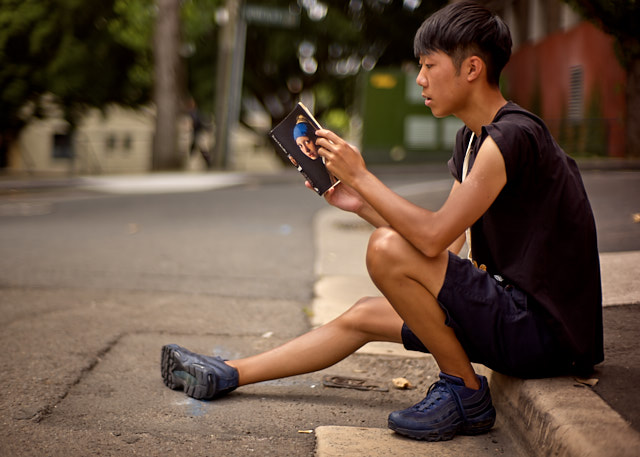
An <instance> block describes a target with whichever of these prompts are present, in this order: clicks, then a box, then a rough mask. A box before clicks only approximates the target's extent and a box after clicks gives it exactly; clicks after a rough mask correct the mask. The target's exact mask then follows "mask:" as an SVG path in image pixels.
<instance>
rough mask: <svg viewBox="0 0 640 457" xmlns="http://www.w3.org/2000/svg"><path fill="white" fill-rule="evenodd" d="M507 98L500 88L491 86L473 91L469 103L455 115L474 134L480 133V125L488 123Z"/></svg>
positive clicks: (478, 134)
mask: <svg viewBox="0 0 640 457" xmlns="http://www.w3.org/2000/svg"><path fill="white" fill-rule="evenodd" d="M506 103H507V100H506V99H505V98H504V97H503V96H502V93H501V92H500V89H498V88H492V89H491V90H484V91H480V92H475V93H472V94H471V97H469V103H467V106H466V108H465V109H464V111H463V112H461V113H459V115H458V116H457V117H458V118H459V119H460V120H462V121H463V122H464V123H465V125H466V126H467V127H469V128H470V129H471V131H473V132H474V133H475V134H476V136H480V135H481V134H482V126H483V125H488V124H490V123H491V122H492V121H493V119H494V118H495V116H496V114H497V113H498V111H499V110H500V108H502V107H503V106H504V105H506Z"/></svg>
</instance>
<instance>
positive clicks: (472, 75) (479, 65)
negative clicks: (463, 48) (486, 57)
mask: <svg viewBox="0 0 640 457" xmlns="http://www.w3.org/2000/svg"><path fill="white" fill-rule="evenodd" d="M485 70H486V69H485V64H484V61H483V60H482V59H481V58H480V57H478V56H470V57H467V59H466V61H465V71H466V76H467V80H468V81H469V82H471V81H473V80H475V79H477V78H479V77H480V75H482V74H483V73H484V72H485Z"/></svg>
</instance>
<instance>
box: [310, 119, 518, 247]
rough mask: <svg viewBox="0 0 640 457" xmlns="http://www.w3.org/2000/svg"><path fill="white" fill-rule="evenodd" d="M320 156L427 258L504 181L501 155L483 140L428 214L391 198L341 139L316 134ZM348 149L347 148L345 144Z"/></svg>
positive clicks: (481, 210) (489, 201) (459, 231)
mask: <svg viewBox="0 0 640 457" xmlns="http://www.w3.org/2000/svg"><path fill="white" fill-rule="evenodd" d="M321 132H323V136H324V137H325V138H326V139H324V138H323V139H322V140H320V141H322V143H321V144H322V148H323V149H324V151H323V150H321V154H322V155H323V157H325V161H326V163H327V167H329V168H330V170H331V172H332V173H334V174H335V175H336V176H338V177H339V178H340V179H341V180H342V181H343V182H345V183H346V184H348V185H349V186H350V187H352V188H353V189H354V190H355V191H356V192H358V194H360V195H361V196H362V198H363V199H364V200H365V201H366V202H367V203H368V204H369V205H370V206H371V208H373V209H374V210H375V211H376V212H377V213H378V214H379V215H380V217H381V218H383V219H384V220H385V221H387V222H388V223H389V225H390V226H391V227H393V228H394V229H395V230H397V231H398V232H399V233H400V234H401V235H402V236H403V237H405V238H406V239H407V240H408V241H409V242H410V243H411V244H413V245H414V246H415V247H416V248H417V249H418V250H420V251H421V252H422V253H424V254H425V255H426V256H429V257H433V256H436V255H438V254H439V253H440V252H442V251H444V250H445V249H447V248H448V247H449V246H451V245H452V244H453V243H454V242H455V241H456V240H458V238H459V237H460V236H461V235H462V234H463V233H464V231H465V230H466V228H467V227H470V226H471V225H472V224H473V223H474V222H475V221H476V220H478V219H479V218H480V216H482V214H484V212H485V211H486V210H487V209H488V208H489V206H491V204H492V203H493V201H494V200H495V199H496V197H497V196H498V194H499V193H500V191H501V190H502V188H503V187H504V185H505V184H506V182H507V175H506V169H505V164H504V159H503V158H502V154H501V153H500V150H499V149H498V146H497V145H496V143H495V142H494V141H493V140H492V139H491V138H490V137H489V138H487V139H486V140H485V141H484V143H483V144H482V146H481V148H480V151H479V152H478V156H477V157H476V160H475V163H474V166H473V168H472V170H471V172H470V173H469V175H468V176H467V179H465V181H464V182H463V183H458V184H454V186H453V188H452V192H451V193H450V194H449V197H448V198H447V200H446V201H445V203H444V205H443V206H442V207H441V208H440V209H439V210H438V211H435V212H433V211H429V210H426V209H424V208H421V207H419V206H417V205H414V204H413V203H411V202H409V201H408V200H406V199H404V198H402V197H400V196H399V195H397V194H395V193H394V192H393V191H391V189H389V188H388V187H387V186H385V185H384V184H383V183H382V182H381V181H380V180H379V179H378V178H376V177H375V176H374V175H373V174H372V173H371V172H369V171H368V170H367V169H366V167H365V165H364V161H363V160H362V157H360V156H359V155H358V156H356V155H355V154H354V153H353V151H350V150H349V148H348V147H345V144H346V143H344V141H343V140H341V139H340V138H339V137H338V136H337V135H335V134H333V133H332V132H329V131H321ZM347 146H348V145H347Z"/></svg>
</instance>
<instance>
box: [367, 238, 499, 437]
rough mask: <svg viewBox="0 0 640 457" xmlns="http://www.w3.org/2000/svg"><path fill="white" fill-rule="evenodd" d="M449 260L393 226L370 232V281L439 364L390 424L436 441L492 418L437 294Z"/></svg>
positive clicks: (484, 426)
mask: <svg viewBox="0 0 640 457" xmlns="http://www.w3.org/2000/svg"><path fill="white" fill-rule="evenodd" d="M448 265H449V254H448V253H447V252H444V253H442V254H441V255H439V256H437V257H435V258H429V257H426V256H425V255H423V254H422V253H421V252H419V251H418V250H416V249H415V248H414V247H413V246H412V245H411V244H410V243H409V242H407V241H406V240H405V239H404V238H403V237H402V236H401V235H399V234H398V233H397V232H395V231H394V230H393V229H390V228H384V229H378V230H376V232H374V234H373V236H372V237H371V239H370V241H369V247H368V249H367V267H368V268H369V273H370V274H371V277H372V279H373V281H374V282H375V283H376V285H377V286H378V288H379V289H380V290H381V291H382V293H383V294H384V295H385V296H386V297H387V299H388V300H389V301H390V303H391V304H392V305H393V307H394V308H395V310H396V311H397V312H398V314H399V315H400V316H401V317H402V318H403V319H404V320H405V322H406V323H407V325H408V326H409V328H410V329H411V330H412V331H413V333H414V334H415V335H416V336H417V337H418V338H419V339H420V341H421V342H422V343H423V344H424V346H425V347H426V348H427V349H428V350H429V351H430V352H431V354H432V355H433V356H434V358H435V359H436V362H437V363H438V365H439V366H440V369H441V373H440V380H439V381H437V382H435V383H434V384H433V385H432V386H431V388H430V389H429V391H428V392H427V395H426V397H425V398H424V400H422V401H420V402H418V403H417V404H415V405H413V406H411V407H409V408H407V409H404V410H400V411H394V412H393V413H391V414H390V415H389V428H391V429H392V430H394V431H396V432H397V433H400V434H402V435H406V436H409V437H411V438H416V439H421V440H428V441H438V440H449V439H451V438H453V437H454V436H455V435H456V434H459V433H461V434H474V435H475V434H479V433H486V432H488V431H489V430H490V429H491V428H492V427H493V424H494V423H495V417H496V411H495V408H494V407H493V404H492V401H491V394H490V391H489V386H488V383H487V379H486V378H485V377H484V376H476V374H475V372H474V371H473V367H472V366H471V363H470V361H469V358H468V356H467V354H466V352H465V350H464V349H463V347H462V345H461V344H460V342H459V340H458V338H457V337H456V335H455V332H454V331H453V329H452V328H450V327H449V326H447V325H446V323H445V322H446V321H445V313H444V311H443V310H442V308H441V307H440V305H439V303H438V301H437V299H436V297H438V295H439V293H440V289H441V288H442V286H443V283H444V280H445V276H446V275H447V269H448Z"/></svg>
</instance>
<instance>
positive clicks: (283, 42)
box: [244, 0, 446, 123]
mask: <svg viewBox="0 0 640 457" xmlns="http://www.w3.org/2000/svg"><path fill="white" fill-rule="evenodd" d="M248 3H250V2H248ZM445 3H446V0H422V1H420V0H350V1H344V0H322V1H316V0H298V2H297V3H293V2H291V1H287V0H264V1H263V2H260V5H266V6H273V7H280V8H291V10H292V11H294V12H296V13H297V14H299V15H300V26H299V27H297V28H293V29H288V28H280V29H278V28H274V27H273V26H269V25H262V24H251V23H250V24H249V25H248V29H247V46H246V58H245V77H244V84H245V95H248V96H249V98H250V99H257V100H259V102H260V103H261V104H262V105H263V106H264V107H265V108H266V111H267V112H268V113H269V114H270V115H271V117H272V123H277V122H278V121H279V120H281V119H282V118H283V117H284V116H285V115H286V113H287V112H288V111H289V110H290V109H291V108H292V107H293V105H294V104H295V102H296V101H297V96H298V95H299V94H300V93H301V92H302V91H305V90H312V91H313V93H314V94H315V100H316V106H315V111H316V114H317V115H318V117H320V118H321V117H322V116H323V114H324V113H325V112H328V111H330V110H333V109H335V108H343V109H346V108H350V107H351V106H352V105H353V102H354V97H355V92H356V91H355V85H356V77H357V75H358V74H359V73H360V72H361V71H367V70H371V69H372V68H374V66H398V65H401V64H403V63H405V62H408V61H415V59H414V55H413V37H414V34H415V32H416V30H417V29H418V27H419V26H420V24H421V23H422V21H423V20H424V19H425V18H426V17H427V16H428V15H429V14H431V13H432V12H433V11H435V10H436V9H438V8H440V7H441V6H442V5H444V4H445ZM416 65H417V64H416ZM416 68H417V67H416Z"/></svg>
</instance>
